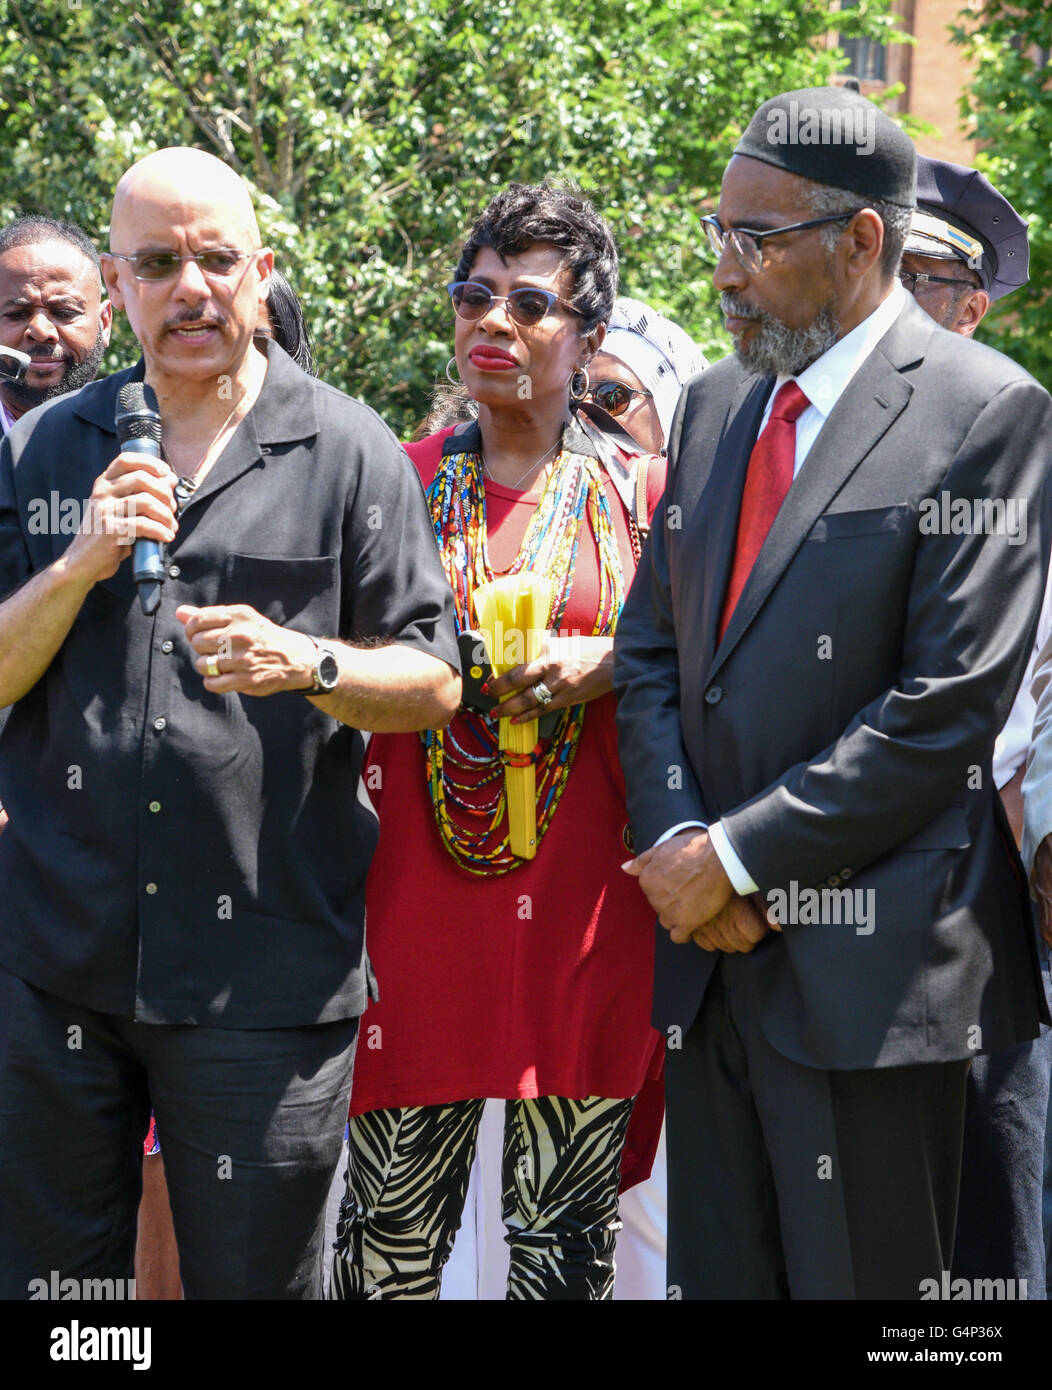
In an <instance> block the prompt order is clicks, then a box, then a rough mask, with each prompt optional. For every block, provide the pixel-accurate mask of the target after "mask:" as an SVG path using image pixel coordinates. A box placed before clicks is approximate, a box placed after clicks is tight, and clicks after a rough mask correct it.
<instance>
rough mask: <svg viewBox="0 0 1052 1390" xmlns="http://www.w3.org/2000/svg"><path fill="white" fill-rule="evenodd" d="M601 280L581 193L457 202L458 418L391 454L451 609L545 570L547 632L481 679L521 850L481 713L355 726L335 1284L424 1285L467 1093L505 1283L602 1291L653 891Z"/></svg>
mask: <svg viewBox="0 0 1052 1390" xmlns="http://www.w3.org/2000/svg"><path fill="white" fill-rule="evenodd" d="M616 290H617V253H616V249H615V247H614V243H613V239H612V237H611V235H610V232H609V230H608V229H607V227H606V225H605V223H603V221H602V219H601V218H599V216H598V215H597V214H596V212H595V211H594V209H593V208H592V207H591V205H590V204H588V203H587V202H585V201H584V200H582V199H580V198H578V197H576V196H574V195H572V194H570V193H566V192H562V191H558V190H555V189H552V188H548V187H532V186H525V185H516V184H513V185H511V187H510V188H509V189H508V190H506V192H504V193H502V194H500V195H499V196H498V197H497V198H495V199H494V200H493V202H491V203H490V205H489V206H488V207H487V208H486V210H485V211H484V212H483V214H482V216H481V217H480V218H479V220H478V222H477V223H476V224H475V226H474V228H473V229H472V232H471V236H470V238H469V240H468V242H467V245H466V246H465V248H464V252H463V254H462V256H461V260H460V263H459V265H458V267H457V271H456V279H455V281H454V283H453V285H452V286H451V287H450V293H451V296H452V299H453V305H454V308H455V310H456V315H457V317H456V323H455V327H456V333H455V349H456V360H457V364H458V367H459V371H460V375H461V377H462V379H463V381H464V384H465V386H466V387H467V390H468V391H469V393H470V395H471V396H472V397H473V398H474V399H475V400H476V401H477V402H478V408H479V418H478V421H477V423H476V424H472V425H469V426H467V427H466V429H464V430H463V431H462V432H458V433H453V432H451V431H447V432H444V433H443V434H442V435H439V436H432V437H431V438H430V439H426V440H423V441H421V442H420V444H418V445H415V446H411V450H410V452H411V455H412V456H413V457H414V462H415V463H416V464H417V467H418V469H419V470H420V474H421V480H422V482H423V484H424V486H425V488H426V489H427V492H428V500H429V502H430V504H431V509H432V515H433V517H434V522H435V532H436V543H437V544H438V545H439V548H440V550H441V552H442V556H443V561H444V563H445V566H446V571H447V574H448V576H449V579H450V583H451V585H452V587H453V590H454V592H455V594H456V598H457V612H458V621H459V623H460V626H461V629H462V630H463V629H469V628H477V626H478V623H477V619H476V614H475V612H474V607H473V603H472V594H473V592H474V589H475V588H476V587H477V586H478V585H480V584H482V583H485V582H487V581H488V580H490V579H492V578H493V577H494V576H496V575H499V574H504V573H517V572H519V571H532V572H535V573H539V574H542V575H545V576H546V577H547V578H548V579H550V580H551V581H552V585H553V590H554V597H553V601H552V607H551V611H550V614H549V621H548V627H549V629H550V632H551V634H552V635H551V636H550V638H549V640H548V644H547V647H546V649H545V650H544V652H543V653H542V655H541V657H540V659H538V660H536V661H531V662H529V663H526V664H521V665H519V666H516V667H515V668H513V669H512V670H511V671H509V672H508V673H507V674H506V675H504V676H502V677H500V678H499V679H494V680H492V681H491V682H490V685H489V689H488V693H489V695H490V696H493V697H501V696H505V697H506V699H505V702H504V704H503V705H502V707H501V713H502V714H503V715H505V716H514V717H518V718H521V719H533V718H537V717H538V716H547V718H546V721H545V723H544V724H542V728H541V735H542V736H541V738H540V741H539V743H538V745H537V748H536V749H535V750H534V756H535V760H536V780H537V829H538V836H537V838H538V845H537V852H536V857H535V858H533V859H532V860H528V861H526V860H522V859H519V858H518V857H517V856H515V855H514V854H513V853H512V852H511V849H510V847H509V843H508V825H507V816H506V813H505V810H504V802H503V787H504V765H503V762H502V760H501V754H500V751H499V748H498V743H497V730H496V721H495V720H491V719H490V718H488V717H487V715H486V714H484V713H481V712H478V711H474V710H470V709H464V710H462V711H461V713H460V715H458V717H457V718H456V719H455V720H454V721H453V723H452V724H451V725H450V727H449V728H448V729H447V730H444V731H442V732H441V733H437V734H432V735H429V736H428V737H427V739H426V741H425V742H423V743H422V742H421V740H420V738H418V737H415V736H402V735H385V736H382V737H379V736H378V737H374V739H373V740H372V744H371V747H370V755H369V760H368V761H369V766H368V767H367V769H366V785H367V787H368V788H369V789H370V793H371V795H372V796H373V797H374V800H375V801H376V802H377V806H378V810H379V814H380V841H379V845H378V848H377V852H376V856H375V858H374V861H373V866H372V869H371V872H370V880H369V897H368V944H369V952H370V956H371V958H372V961H373V965H374V967H375V969H376V973H377V976H378V978H379V981H380V990H381V994H382V1000H381V1002H380V1004H379V1005H378V1006H376V1007H375V1008H374V1009H371V1010H370V1011H369V1013H368V1014H367V1016H366V1018H365V1020H364V1027H363V1030H362V1035H361V1038H360V1044H359V1050H358V1059H357V1063H356V1072H355V1082H354V1093H353V1100H352V1118H351V1123H350V1161H349V1167H348V1177H347V1193H346V1196H345V1198H344V1201H343V1204H342V1207H341V1213H340V1222H339V1227H338V1231H337V1253H336V1257H335V1260H334V1263H333V1275H332V1294H333V1296H335V1297H345V1298H394V1297H402V1298H406V1297H416V1298H435V1297H437V1296H438V1291H439V1285H440V1280H441V1270H442V1265H443V1264H444V1263H445V1260H446V1258H447V1257H448V1253H449V1250H450V1248H451V1247H452V1242H453V1237H454V1235H455V1232H456V1229H457V1225H458V1223H459V1220H460V1215H461V1211H462V1208H463V1203H464V1195H465V1190H466V1186H467V1180H468V1173H469V1170H470V1167H471V1161H472V1157H473V1154H474V1148H475V1139H476V1133H477V1128H478V1122H479V1118H480V1115H481V1112H482V1107H483V1104H484V1101H485V1099H486V1098H487V1097H490V1096H492V1097H504V1098H505V1099H506V1100H507V1102H508V1104H507V1106H506V1122H505V1145H504V1159H503V1167H502V1185H503V1195H504V1203H503V1205H504V1211H503V1215H504V1221H505V1225H506V1227H507V1231H508V1235H507V1237H506V1238H507V1240H508V1242H509V1244H510V1246H511V1265H510V1273H509V1283H508V1297H509V1298H517V1299H549V1298H572V1299H591V1298H605V1297H608V1296H609V1293H610V1288H611V1286H612V1281H613V1251H614V1240H615V1234H616V1230H617V1189H618V1178H619V1171H620V1164H621V1153H622V1148H623V1145H624V1137H625V1130H626V1128H627V1125H628V1120H629V1116H630V1113H631V1109H632V1098H633V1097H634V1096H635V1095H636V1094H637V1092H638V1091H639V1089H640V1087H641V1085H642V1083H643V1081H644V1079H645V1078H646V1076H647V1075H648V1072H651V1071H653V1070H654V1069H655V1067H656V1065H658V1063H659V1049H658V1043H659V1041H660V1040H659V1038H658V1036H657V1034H655V1033H654V1032H653V1030H652V1029H651V1028H650V1025H649V1010H650V992H651V966H652V953H653V914H652V912H650V910H649V909H648V907H647V904H646V902H645V900H644V898H643V897H642V894H641V893H640V892H639V890H638V887H637V885H636V883H635V882H634V881H632V880H630V879H628V878H626V876H625V875H624V874H623V873H622V872H621V870H620V865H621V863H622V862H623V861H624V860H625V859H626V858H627V857H628V855H629V853H630V848H631V841H630V837H629V835H628V827H627V824H626V815H625V804H624V785H623V781H622V776H621V770H620V766H619V764H618V761H617V751H616V737H615V730H614V697H613V694H612V690H611V668H612V647H613V631H614V626H615V624H616V622H617V617H618V614H619V612H620V607H621V604H622V602H623V600H624V596H625V593H626V591H627V588H628V585H629V584H630V582H631V579H632V576H633V574H634V571H635V566H636V564H637V562H638V558H639V527H638V525H637V521H636V518H635V516H634V515H633V512H634V510H635V507H634V505H633V496H634V490H633V487H632V483H631V479H630V478H629V479H628V480H627V483H626V479H625V478H624V477H623V476H621V477H615V475H616V474H617V473H619V472H620V471H621V470H619V469H616V468H614V469H611V470H609V471H608V470H607V469H606V468H605V467H604V466H603V465H602V464H601V463H600V462H599V459H598V458H597V457H596V452H595V447H594V445H593V441H592V437H591V436H590V435H589V434H587V433H585V432H584V430H583V429H582V427H581V425H580V424H579V423H578V422H577V420H576V418H575V416H574V413H573V411H572V409H571V406H572V403H573V401H574V400H577V399H580V398H582V397H583V396H584V395H585V393H586V391H587V389H588V379H587V370H586V369H587V365H588V362H589V361H590V359H591V358H592V356H593V354H594V353H595V352H596V350H597V349H598V347H599V345H600V344H601V342H602V338H603V333H604V328H605V323H606V321H607V320H608V318H609V316H610V312H611V309H612V306H613V300H614V295H615V293H616ZM651 462H652V463H654V462H655V461H653V460H651ZM659 474H660V469H658V468H656V467H655V468H653V469H652V476H651V478H650V483H649V486H648V488H647V489H646V491H647V493H648V494H649V506H648V508H647V510H652V507H653V503H654V502H655V501H656V496H657V495H659V494H660V491H661V486H662V479H661V478H660V476H659ZM640 521H642V523H643V525H644V526H645V524H646V518H640ZM387 524H391V523H390V522H388V523H387ZM552 716H554V718H553V717H552Z"/></svg>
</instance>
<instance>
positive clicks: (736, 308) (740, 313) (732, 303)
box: [720, 290, 764, 319]
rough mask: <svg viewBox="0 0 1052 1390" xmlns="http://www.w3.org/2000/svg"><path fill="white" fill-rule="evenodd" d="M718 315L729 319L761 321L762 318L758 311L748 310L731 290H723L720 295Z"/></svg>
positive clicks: (746, 305)
mask: <svg viewBox="0 0 1052 1390" xmlns="http://www.w3.org/2000/svg"><path fill="white" fill-rule="evenodd" d="M720 313H721V314H723V316H724V317H725V318H729V319H762V318H763V317H764V315H763V313H762V312H761V311H760V310H759V309H750V308H749V306H748V304H746V303H745V302H744V301H743V300H740V299H738V297H737V295H735V294H734V293H733V292H732V291H731V290H724V291H723V293H722V294H721V295H720Z"/></svg>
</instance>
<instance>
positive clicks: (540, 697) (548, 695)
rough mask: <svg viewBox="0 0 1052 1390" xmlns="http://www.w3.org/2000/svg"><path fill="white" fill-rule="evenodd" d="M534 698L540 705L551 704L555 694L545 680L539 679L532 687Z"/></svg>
mask: <svg viewBox="0 0 1052 1390" xmlns="http://www.w3.org/2000/svg"><path fill="white" fill-rule="evenodd" d="M530 690H531V692H532V694H533V698H534V699H535V700H536V701H537V703H538V704H539V705H550V704H551V702H552V701H553V700H554V699H555V696H554V695H553V694H552V692H551V691H550V690H549V689H548V687H547V686H546V685H545V683H544V682H543V681H538V682H537V684H536V685H533V686H531V687H530Z"/></svg>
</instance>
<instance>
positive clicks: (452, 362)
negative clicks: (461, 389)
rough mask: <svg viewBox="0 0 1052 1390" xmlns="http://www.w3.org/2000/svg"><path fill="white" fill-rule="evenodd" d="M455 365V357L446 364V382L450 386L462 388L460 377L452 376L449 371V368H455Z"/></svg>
mask: <svg viewBox="0 0 1052 1390" xmlns="http://www.w3.org/2000/svg"><path fill="white" fill-rule="evenodd" d="M456 365H457V359H456V358H455V357H451V358H450V359H449V361H448V362H447V363H446V380H447V381H448V382H449V384H450V386H463V385H464V383H463V382H462V381H461V379H460V377H458V376H454V375H453V373H452V372H451V371H450V370H449V369H450V367H455V366H456Z"/></svg>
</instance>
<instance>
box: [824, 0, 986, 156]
mask: <svg viewBox="0 0 1052 1390" xmlns="http://www.w3.org/2000/svg"><path fill="white" fill-rule="evenodd" d="M840 8H841V9H848V8H851V0H842V2H841V6H840ZM894 9H895V13H896V14H897V15H898V28H899V29H901V30H903V31H904V32H906V33H909V34H912V35H913V36H914V39H915V40H916V42H915V43H913V44H902V43H899V44H887V45H885V44H878V43H872V42H870V41H869V40H868V39H839V40H836V39H835V38H834V42H836V41H839V43H840V47H841V48H843V49H844V50H845V52H846V53H847V57H848V68H847V69H846V71H847V72H848V73H850V74H852V75H853V76H855V77H857V78H858V79H859V81H860V83H861V85H862V91H863V92H864V94H865V95H866V96H869V95H870V94H871V93H872V92H875V91H878V92H879V91H880V90H882V89H883V88H884V87H886V86H892V85H894V84H896V83H898V82H902V83H904V85H905V91H904V92H903V94H902V96H901V97H899V98H898V99H897V101H896V102H894V103H893V104H892V106H891V108H890V109H891V110H892V111H908V112H909V113H910V114H911V115H913V116H917V117H919V118H920V119H921V120H924V121H928V122H930V123H931V124H932V125H933V126H936V127H937V128H938V131H939V134H938V135H922V136H920V137H918V139H917V142H916V143H917V148H918V150H920V152H921V154H926V155H931V156H933V157H934V158H938V159H952V160H953V161H954V162H955V163H957V164H971V163H973V162H974V155H975V142H974V140H973V139H971V138H970V137H969V136H968V135H967V133H966V132H965V129H964V127H963V125H962V122H961V117H960V113H959V109H958V101H959V99H960V96H961V92H962V91H963V90H964V87H965V86H966V84H967V82H968V77H969V72H970V68H971V65H970V64H969V63H968V61H967V60H966V58H965V55H964V51H963V50H962V49H961V48H960V47H959V46H958V45H957V44H954V43H951V42H950V32H949V31H950V28H951V27H952V26H954V25H958V26H959V25H960V24H961V19H960V15H961V11H962V10H963V9H965V0H896V3H895V6H894Z"/></svg>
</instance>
